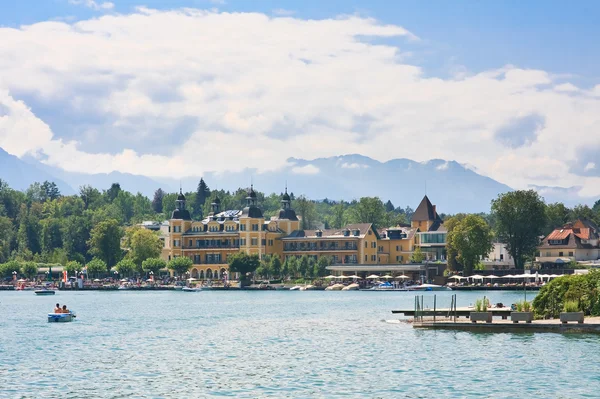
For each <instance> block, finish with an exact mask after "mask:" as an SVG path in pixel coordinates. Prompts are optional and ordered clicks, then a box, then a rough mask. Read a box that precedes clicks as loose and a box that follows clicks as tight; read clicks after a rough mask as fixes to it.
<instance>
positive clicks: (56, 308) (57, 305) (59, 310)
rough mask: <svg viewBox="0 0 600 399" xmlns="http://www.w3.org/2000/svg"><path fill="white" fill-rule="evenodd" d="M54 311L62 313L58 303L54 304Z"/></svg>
mask: <svg viewBox="0 0 600 399" xmlns="http://www.w3.org/2000/svg"><path fill="white" fill-rule="evenodd" d="M54 313H62V309H61V308H60V304H59V303H57V304H56V307H55V308H54Z"/></svg>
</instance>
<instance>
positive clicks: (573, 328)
mask: <svg viewBox="0 0 600 399" xmlns="http://www.w3.org/2000/svg"><path fill="white" fill-rule="evenodd" d="M413 328H423V329H430V330H455V331H469V332H481V333H539V332H544V333H558V334H563V333H583V334H600V317H590V318H586V319H585V322H584V323H583V324H578V323H568V324H562V323H561V322H560V320H557V319H553V320H534V321H533V322H532V323H513V322H512V321H510V320H494V321H493V322H492V323H471V322H470V321H464V320H463V321H457V322H453V321H451V320H449V319H445V320H440V321H436V322H434V321H432V320H425V321H415V322H413Z"/></svg>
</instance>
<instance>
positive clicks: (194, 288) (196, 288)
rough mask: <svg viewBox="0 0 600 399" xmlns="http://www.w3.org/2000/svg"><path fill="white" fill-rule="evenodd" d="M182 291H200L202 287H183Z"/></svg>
mask: <svg viewBox="0 0 600 399" xmlns="http://www.w3.org/2000/svg"><path fill="white" fill-rule="evenodd" d="M181 291H183V292H198V291H202V288H200V287H183V288H182V289H181Z"/></svg>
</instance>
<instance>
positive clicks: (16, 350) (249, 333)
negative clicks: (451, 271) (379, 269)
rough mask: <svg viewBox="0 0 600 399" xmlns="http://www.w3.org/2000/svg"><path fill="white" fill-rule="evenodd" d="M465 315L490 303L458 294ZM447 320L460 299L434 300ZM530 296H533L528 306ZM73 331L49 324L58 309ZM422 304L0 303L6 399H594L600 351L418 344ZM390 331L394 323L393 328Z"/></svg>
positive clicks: (237, 298) (265, 300)
mask: <svg viewBox="0 0 600 399" xmlns="http://www.w3.org/2000/svg"><path fill="white" fill-rule="evenodd" d="M455 293H456V294H457V295H458V306H467V305H469V304H471V303H474V302H475V299H477V298H482V297H483V295H488V296H489V297H490V301H491V302H492V303H497V302H502V303H504V304H508V305H510V304H511V303H514V302H515V301H517V300H519V299H522V297H523V293H522V292H507V291H495V292H455ZM434 294H435V295H437V303H438V307H449V306H450V298H451V295H452V294H453V292H435V293H434V292H430V293H425V294H424V297H425V304H426V305H427V304H429V305H430V306H432V305H433V295H434ZM534 295H535V293H532V292H528V293H527V296H528V298H529V299H531V298H533V296H534ZM56 302H59V303H60V304H61V305H62V304H63V303H64V304H67V305H68V306H69V308H71V309H72V310H74V311H76V312H77V315H78V317H77V320H76V321H75V322H73V323H54V324H52V323H47V320H46V314H47V313H48V312H51V311H52V310H53V308H54V304H55V303H56ZM413 303H414V293H408V292H357V291H354V292H352V291H348V292H346V291H344V292H340V291H337V292H336V291H332V292H323V291H291V292H290V291H262V292H261V291H259V292H255V291H229V292H221V291H204V292H198V293H184V292H173V291H156V292H153V291H142V292H132V291H114V292H93V291H92V292H58V293H57V294H56V295H54V296H46V297H39V296H35V295H34V293H33V292H10V291H4V292H0V309H1V310H2V314H4V317H2V318H1V319H0V397H2V398H203V397H240V398H265V397H270V398H315V397H326V398H336V397H344V398H359V397H364V398H456V397H465V398H469V397H483V398H519V397H532V396H534V395H535V396H537V397H540V398H548V397H553V398H573V397H589V398H592V397H594V398H597V397H598V396H599V392H600V362H598V359H600V337H599V336H595V335H560V334H552V333H544V334H490V333H470V332H457V331H428V330H413V328H412V327H411V326H410V325H409V324H405V323H397V322H396V323H393V322H389V321H390V320H398V318H399V316H397V315H392V314H391V312H390V311H391V310H392V309H399V308H412V307H413ZM386 320H387V321H388V322H386Z"/></svg>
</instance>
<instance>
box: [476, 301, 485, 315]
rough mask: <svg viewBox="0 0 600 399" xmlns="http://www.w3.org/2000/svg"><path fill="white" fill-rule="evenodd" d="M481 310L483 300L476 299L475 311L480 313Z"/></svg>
mask: <svg viewBox="0 0 600 399" xmlns="http://www.w3.org/2000/svg"><path fill="white" fill-rule="evenodd" d="M482 308H483V299H476V300H475V311H476V312H481V309H482Z"/></svg>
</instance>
